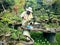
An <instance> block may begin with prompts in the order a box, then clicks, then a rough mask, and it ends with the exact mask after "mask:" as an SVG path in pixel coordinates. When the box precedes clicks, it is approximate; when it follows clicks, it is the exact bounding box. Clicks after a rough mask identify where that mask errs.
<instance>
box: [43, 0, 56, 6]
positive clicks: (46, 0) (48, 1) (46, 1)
mask: <svg viewBox="0 0 60 45" xmlns="http://www.w3.org/2000/svg"><path fill="white" fill-rule="evenodd" d="M56 1H57V0H43V3H44V5H52V4H53V3H55V2H56Z"/></svg>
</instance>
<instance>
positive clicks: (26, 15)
mask: <svg viewBox="0 0 60 45" xmlns="http://www.w3.org/2000/svg"><path fill="white" fill-rule="evenodd" d="M32 12H33V11H32V8H31V7H28V8H27V9H26V11H24V12H23V13H22V14H21V15H20V16H21V17H22V19H23V20H22V25H23V26H24V25H25V24H26V23H27V22H29V21H30V20H31V19H32V18H33V16H32Z"/></svg>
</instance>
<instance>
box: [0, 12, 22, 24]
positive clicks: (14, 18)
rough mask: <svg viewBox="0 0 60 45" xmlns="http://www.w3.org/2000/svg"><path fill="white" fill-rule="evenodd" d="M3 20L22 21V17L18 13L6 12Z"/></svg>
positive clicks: (8, 21) (9, 21)
mask: <svg viewBox="0 0 60 45" xmlns="http://www.w3.org/2000/svg"><path fill="white" fill-rule="evenodd" d="M1 21H2V22H7V23H9V24H13V23H14V22H16V21H17V22H21V21H22V18H20V17H18V16H17V15H13V14H12V13H9V12H5V13H4V15H3V16H2V20H1Z"/></svg>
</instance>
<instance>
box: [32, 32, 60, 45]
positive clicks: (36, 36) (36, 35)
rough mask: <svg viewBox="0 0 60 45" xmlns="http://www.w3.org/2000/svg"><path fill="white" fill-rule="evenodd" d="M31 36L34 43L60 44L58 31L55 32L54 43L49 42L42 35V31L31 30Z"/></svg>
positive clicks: (41, 44) (35, 44)
mask: <svg viewBox="0 0 60 45" xmlns="http://www.w3.org/2000/svg"><path fill="white" fill-rule="evenodd" d="M31 37H32V38H33V39H34V41H35V43H34V45H60V33H56V40H57V42H56V43H49V41H47V39H44V37H43V36H42V32H31Z"/></svg>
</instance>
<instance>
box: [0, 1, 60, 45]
mask: <svg viewBox="0 0 60 45" xmlns="http://www.w3.org/2000/svg"><path fill="white" fill-rule="evenodd" d="M47 1H48V0H47ZM47 1H46V0H0V35H1V34H5V33H7V32H13V33H11V35H12V36H11V37H12V38H13V39H17V38H18V39H19V36H18V34H19V35H20V34H21V31H19V30H18V29H15V28H14V27H13V24H17V23H21V21H22V19H21V18H20V17H19V16H20V14H21V13H22V12H23V11H25V8H27V7H32V8H33V16H34V18H35V19H36V20H35V21H37V22H40V23H42V25H44V26H45V27H47V28H52V27H55V28H57V27H60V0H53V1H50V2H49V1H48V2H47ZM14 8H17V14H16V10H15V9H14ZM10 24H12V26H10ZM11 27H12V28H11ZM11 30H12V31H11ZM14 30H15V31H14ZM17 30H18V31H17ZM17 32H19V33H17ZM59 35H60V33H56V39H57V43H54V44H51V43H49V42H48V41H47V40H46V39H44V38H42V33H41V32H31V36H32V38H33V39H34V40H35V43H34V45H60V36H59ZM38 37H39V38H38ZM22 38H24V37H23V36H22Z"/></svg>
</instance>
